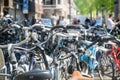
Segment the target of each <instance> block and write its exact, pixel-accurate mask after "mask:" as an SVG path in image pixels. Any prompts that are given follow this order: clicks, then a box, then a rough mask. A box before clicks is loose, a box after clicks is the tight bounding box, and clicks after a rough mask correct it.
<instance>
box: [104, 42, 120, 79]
mask: <svg viewBox="0 0 120 80" xmlns="http://www.w3.org/2000/svg"><path fill="white" fill-rule="evenodd" d="M109 48H110V49H111V50H110V51H108V52H107V53H106V54H107V55H108V56H110V60H111V63H112V69H113V70H112V71H113V72H112V80H118V77H120V47H116V46H115V45H114V44H112V43H110V44H109Z"/></svg>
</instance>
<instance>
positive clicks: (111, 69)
mask: <svg viewBox="0 0 120 80" xmlns="http://www.w3.org/2000/svg"><path fill="white" fill-rule="evenodd" d="M98 62H99V64H98V74H99V77H100V79H101V80H105V79H106V78H107V79H111V78H113V77H114V76H115V74H116V71H115V64H114V62H113V60H112V57H111V56H110V55H106V54H104V53H103V54H102V55H101V56H100V58H99V59H98Z"/></svg>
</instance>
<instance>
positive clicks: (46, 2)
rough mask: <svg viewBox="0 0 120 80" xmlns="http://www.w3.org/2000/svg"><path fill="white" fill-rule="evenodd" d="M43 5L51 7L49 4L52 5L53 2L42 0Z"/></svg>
mask: <svg viewBox="0 0 120 80" xmlns="http://www.w3.org/2000/svg"><path fill="white" fill-rule="evenodd" d="M43 3H44V4H45V5H51V4H53V0H43Z"/></svg>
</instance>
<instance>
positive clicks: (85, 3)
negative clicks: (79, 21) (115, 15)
mask: <svg viewBox="0 0 120 80" xmlns="http://www.w3.org/2000/svg"><path fill="white" fill-rule="evenodd" d="M74 1H75V3H76V5H77V7H78V11H79V12H80V13H81V14H88V13H90V12H91V11H92V12H94V11H96V10H97V11H101V10H102V7H101V6H102V5H104V10H106V11H107V12H108V13H109V12H113V10H114V0H74Z"/></svg>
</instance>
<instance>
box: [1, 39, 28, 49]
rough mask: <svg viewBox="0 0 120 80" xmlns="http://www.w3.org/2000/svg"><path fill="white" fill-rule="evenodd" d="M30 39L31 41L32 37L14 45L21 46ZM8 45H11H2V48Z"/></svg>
mask: <svg viewBox="0 0 120 80" xmlns="http://www.w3.org/2000/svg"><path fill="white" fill-rule="evenodd" d="M28 41H30V38H26V39H25V40H23V41H21V42H19V43H15V44H13V46H20V45H22V44H24V43H26V42H28ZM8 46H9V44H8V45H0V48H7V47H8Z"/></svg>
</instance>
